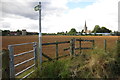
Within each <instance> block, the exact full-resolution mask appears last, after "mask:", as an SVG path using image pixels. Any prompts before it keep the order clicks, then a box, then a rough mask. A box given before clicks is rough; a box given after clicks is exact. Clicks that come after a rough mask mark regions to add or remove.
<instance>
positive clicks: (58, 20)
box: [0, 0, 120, 33]
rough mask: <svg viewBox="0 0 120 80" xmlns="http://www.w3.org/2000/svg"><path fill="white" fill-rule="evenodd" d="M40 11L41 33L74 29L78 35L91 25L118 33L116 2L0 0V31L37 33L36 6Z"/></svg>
mask: <svg viewBox="0 0 120 80" xmlns="http://www.w3.org/2000/svg"><path fill="white" fill-rule="evenodd" d="M39 1H41V2H42V7H41V27H42V33H57V32H62V31H63V32H66V31H70V29H71V28H75V29H76V30H77V31H78V32H80V31H82V29H83V28H84V25H85V20H86V23H87V27H88V30H93V29H94V27H95V25H99V26H100V27H102V26H105V27H107V28H108V29H110V30H112V31H118V2H119V1H120V0H12V1H10V0H2V1H1V2H0V16H1V17H0V29H2V30H11V31H16V30H18V29H19V30H22V29H26V30H27V31H29V32H39V12H38V11H34V7H35V6H36V5H38V2H39Z"/></svg>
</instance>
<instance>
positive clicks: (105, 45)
mask: <svg viewBox="0 0 120 80" xmlns="http://www.w3.org/2000/svg"><path fill="white" fill-rule="evenodd" d="M106 47H107V42H106V39H105V40H104V49H105V52H106Z"/></svg>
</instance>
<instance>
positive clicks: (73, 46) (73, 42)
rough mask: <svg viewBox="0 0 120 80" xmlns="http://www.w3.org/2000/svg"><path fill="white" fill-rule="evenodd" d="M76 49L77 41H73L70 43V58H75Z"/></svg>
mask: <svg viewBox="0 0 120 80" xmlns="http://www.w3.org/2000/svg"><path fill="white" fill-rule="evenodd" d="M74 48H75V39H74V38H73V39H71V41H70V56H71V57H73V55H74Z"/></svg>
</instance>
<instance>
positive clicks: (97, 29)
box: [92, 25, 112, 33]
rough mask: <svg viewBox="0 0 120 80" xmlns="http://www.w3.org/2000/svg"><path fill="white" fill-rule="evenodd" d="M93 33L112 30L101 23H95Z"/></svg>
mask: <svg viewBox="0 0 120 80" xmlns="http://www.w3.org/2000/svg"><path fill="white" fill-rule="evenodd" d="M92 32H93V33H110V32H112V31H111V30H109V29H107V28H106V27H101V28H100V26H99V25H95V27H94V29H93V31H92Z"/></svg>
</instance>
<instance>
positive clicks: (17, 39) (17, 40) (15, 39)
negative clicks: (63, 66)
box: [2, 36, 118, 72]
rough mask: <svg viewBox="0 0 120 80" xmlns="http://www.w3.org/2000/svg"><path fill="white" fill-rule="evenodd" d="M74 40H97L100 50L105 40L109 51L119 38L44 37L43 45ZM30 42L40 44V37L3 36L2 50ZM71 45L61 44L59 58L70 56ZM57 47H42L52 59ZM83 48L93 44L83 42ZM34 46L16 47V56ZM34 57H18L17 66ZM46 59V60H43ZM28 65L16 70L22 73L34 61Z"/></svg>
mask: <svg viewBox="0 0 120 80" xmlns="http://www.w3.org/2000/svg"><path fill="white" fill-rule="evenodd" d="M72 38H76V39H80V38H81V39H85V40H95V46H96V47H98V48H104V40H105V39H106V40H107V50H109V49H111V48H114V46H115V45H116V40H118V36H43V37H42V43H51V42H56V41H57V42H62V41H70V40H71V39H72ZM29 42H38V36H3V37H2V48H3V49H7V48H8V45H11V44H21V43H29ZM69 45H70V44H69V43H65V44H59V47H58V50H59V56H60V55H64V54H69V50H68V51H64V49H65V48H68V47H69ZM55 47H56V45H47V46H42V51H43V53H44V54H46V55H48V56H50V57H51V58H55V52H56V50H55ZM75 47H79V42H76V43H75ZM82 47H92V43H90V42H82ZM32 49H33V46H32V45H23V46H16V47H14V54H19V53H22V52H25V51H29V50H32ZM85 51H88V50H82V52H85ZM75 53H79V50H76V51H75ZM31 57H33V53H30V54H29V55H28V54H26V55H24V56H20V57H16V58H14V59H15V64H17V63H20V62H21V61H24V60H26V59H29V58H31ZM43 59H45V58H43ZM27 64H28V65H24V66H22V65H21V66H19V67H17V68H16V72H19V71H21V70H22V69H24V68H25V67H27V66H29V65H31V64H33V61H31V62H28V63H27Z"/></svg>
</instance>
